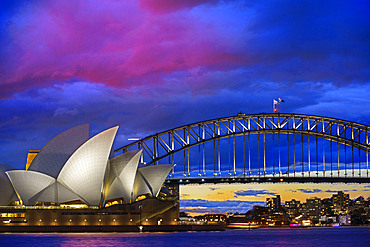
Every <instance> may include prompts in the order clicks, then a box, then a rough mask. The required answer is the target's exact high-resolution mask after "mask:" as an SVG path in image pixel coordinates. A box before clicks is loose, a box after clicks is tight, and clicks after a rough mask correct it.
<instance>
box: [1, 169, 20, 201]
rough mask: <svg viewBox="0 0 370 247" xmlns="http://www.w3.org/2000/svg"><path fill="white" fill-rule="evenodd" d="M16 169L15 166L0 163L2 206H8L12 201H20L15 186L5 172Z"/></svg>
mask: <svg viewBox="0 0 370 247" xmlns="http://www.w3.org/2000/svg"><path fill="white" fill-rule="evenodd" d="M11 170H15V168H13V167H11V166H8V165H6V164H3V163H0V184H1V186H0V206H6V205H8V204H9V202H11V201H13V200H14V201H18V198H17V196H16V194H15V191H14V189H13V186H12V184H11V182H10V180H9V178H8V176H7V175H6V174H5V172H6V171H11Z"/></svg>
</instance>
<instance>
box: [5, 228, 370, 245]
mask: <svg viewBox="0 0 370 247" xmlns="http://www.w3.org/2000/svg"><path fill="white" fill-rule="evenodd" d="M231 245H238V246H245V245H248V246H272V245H273V246H298V245H300V246H325V245H326V246H370V228H368V227H347V228H344V227H342V228H307V229H291V228H281V229H276V228H273V229H271V228H267V229H256V230H251V231H248V230H226V231H224V232H173V233H52V234H45V233H37V234H0V246H16V247H22V246H38V247H45V246H61V247H69V246H77V247H79V246H88V247H95V246H104V247H108V246H138V247H141V246H151V247H159V246H191V247H195V246H196V247H198V246H212V247H217V246H231Z"/></svg>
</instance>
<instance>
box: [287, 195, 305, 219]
mask: <svg viewBox="0 0 370 247" xmlns="http://www.w3.org/2000/svg"><path fill="white" fill-rule="evenodd" d="M300 204H301V202H300V201H296V200H295V199H292V200H291V201H286V202H285V208H286V210H287V213H288V215H289V217H295V216H297V215H298V214H299V205H300Z"/></svg>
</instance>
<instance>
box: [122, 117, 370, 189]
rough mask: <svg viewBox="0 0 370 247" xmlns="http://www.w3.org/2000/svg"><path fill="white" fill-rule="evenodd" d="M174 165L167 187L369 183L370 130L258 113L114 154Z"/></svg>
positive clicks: (171, 133)
mask: <svg viewBox="0 0 370 247" xmlns="http://www.w3.org/2000/svg"><path fill="white" fill-rule="evenodd" d="M135 149H142V150H143V156H142V160H141V163H142V164H144V165H146V166H149V165H157V164H174V165H175V166H174V169H173V170H172V172H171V173H170V175H169V177H168V179H167V182H168V183H177V184H191V183H199V184H202V183H234V182H236V183H249V182H258V183H265V182H276V183H277V182H312V183H369V182H370V178H369V151H370V126H368V125H364V124H360V123H355V122H351V121H346V120H341V119H336V118H330V117H324V116H312V115H303V114H283V113H272V114H265V113H262V114H251V115H246V114H243V113H239V114H237V115H236V116H230V117H223V118H217V119H212V120H207V121H202V122H197V123H192V124H188V125H184V126H181V127H177V128H174V129H170V130H167V131H163V132H161V133H156V134H154V135H151V136H148V137H145V138H143V139H140V140H137V141H135V142H133V143H131V144H128V145H126V146H124V147H122V148H119V149H117V150H115V153H116V154H119V153H122V152H123V153H124V152H128V151H131V150H135Z"/></svg>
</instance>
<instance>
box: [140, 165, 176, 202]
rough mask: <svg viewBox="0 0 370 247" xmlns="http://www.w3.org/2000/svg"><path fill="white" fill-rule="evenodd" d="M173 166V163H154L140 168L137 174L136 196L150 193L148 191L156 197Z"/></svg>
mask: <svg viewBox="0 0 370 247" xmlns="http://www.w3.org/2000/svg"><path fill="white" fill-rule="evenodd" d="M172 168H173V165H153V166H147V167H142V168H139V169H138V170H137V174H136V177H137V179H135V185H134V196H135V197H134V198H135V199H136V198H137V196H139V195H142V194H145V193H148V192H147V191H150V193H151V194H152V196H153V197H156V196H157V195H158V193H159V191H160V190H161V187H162V185H163V182H164V180H165V179H166V177H167V176H168V174H169V173H170V171H171V169H172Z"/></svg>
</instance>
